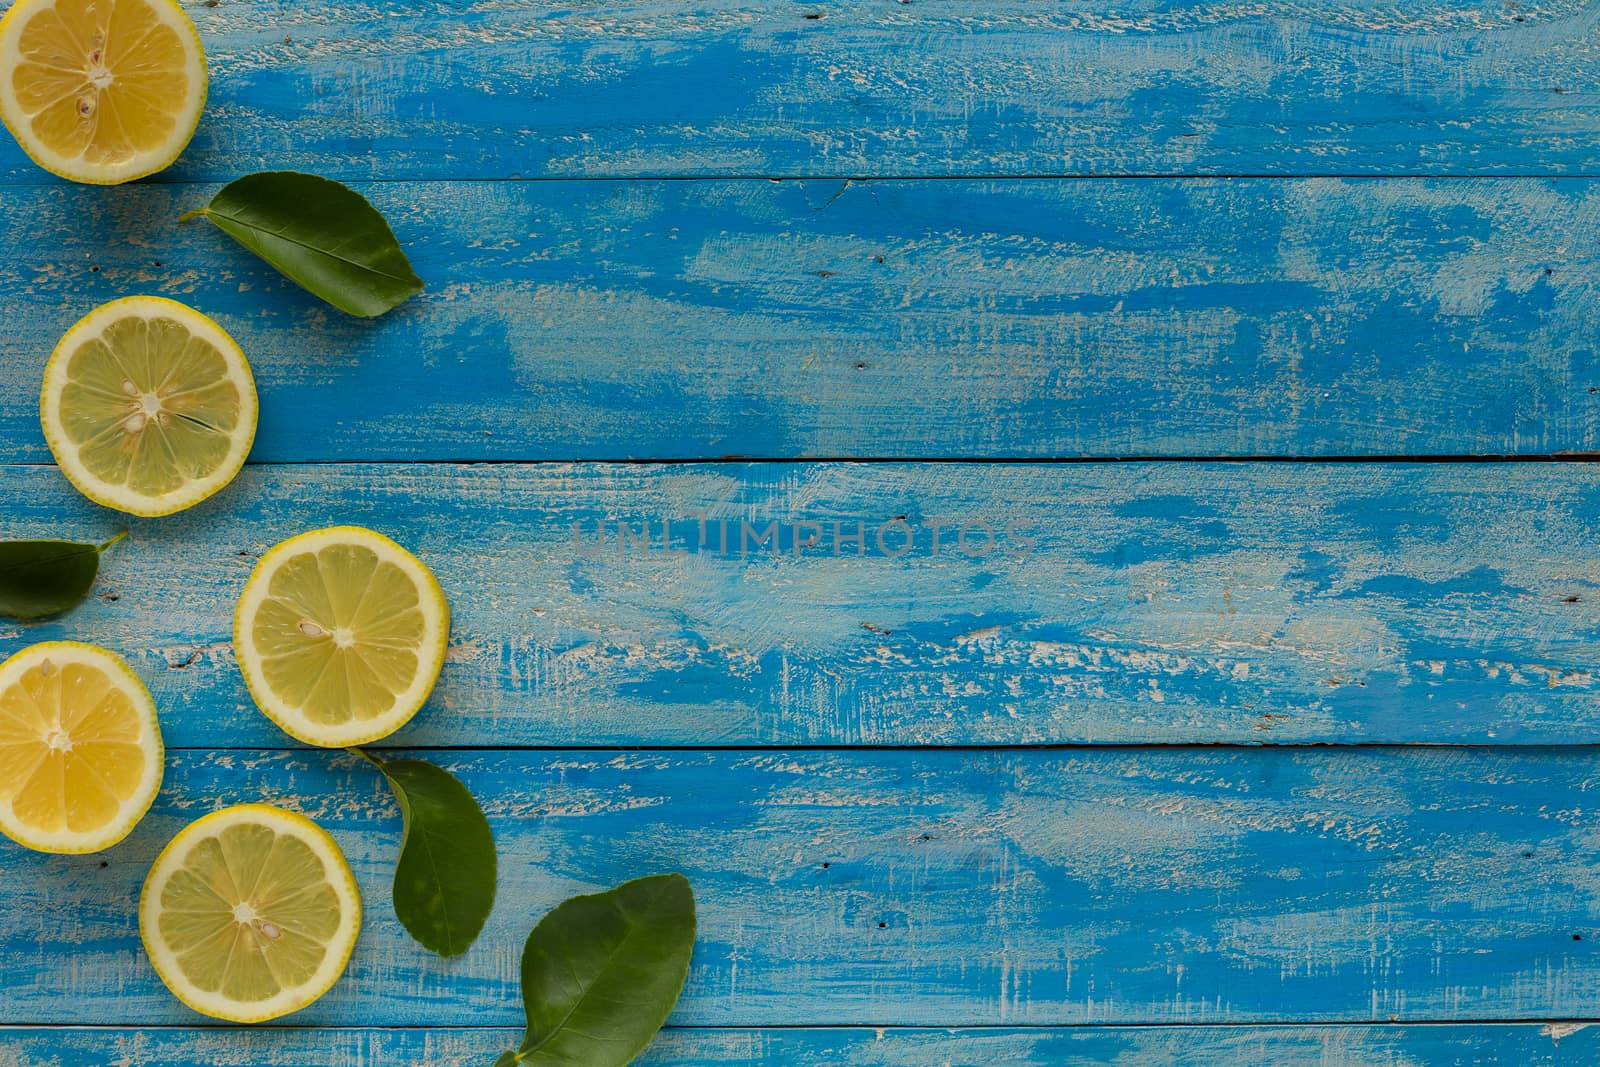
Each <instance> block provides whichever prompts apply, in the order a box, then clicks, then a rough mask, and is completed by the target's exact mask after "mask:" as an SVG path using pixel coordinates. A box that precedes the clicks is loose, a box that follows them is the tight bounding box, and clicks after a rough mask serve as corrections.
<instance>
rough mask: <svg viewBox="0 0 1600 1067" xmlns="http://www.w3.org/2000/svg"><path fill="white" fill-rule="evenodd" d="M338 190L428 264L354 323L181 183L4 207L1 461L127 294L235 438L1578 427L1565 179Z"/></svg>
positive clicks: (1361, 449) (1393, 445) (1585, 421)
mask: <svg viewBox="0 0 1600 1067" xmlns="http://www.w3.org/2000/svg"><path fill="white" fill-rule="evenodd" d="M224 6H228V5H224ZM363 191H364V192H366V193H367V194H368V195H369V196H371V197H372V198H373V199H374V200H375V201H376V202H377V204H378V205H379V206H380V207H381V208H382V209H383V210H384V211H385V212H386V213H388V214H389V215H390V216H391V217H392V218H393V219H394V222H395V226H396V228H397V230H398V232H399V235H400V237H401V239H402V240H403V241H404V243H405V244H406V246H407V248H408V250H409V251H410V253H411V255H412V257H413V258H414V260H415V262H416V265H417V269H418V270H419V272H420V273H421V274H422V276H423V277H424V278H425V279H426V280H427V283H428V286H429V288H428V291H427V292H425V293H424V294H423V295H422V296H421V297H419V298H418V299H416V300H413V301H412V302H410V303H408V304H406V305H405V306H404V307H402V308H401V309H399V310H398V311H397V312H395V313H393V314H391V315H388V316H386V317H384V318H383V319H381V320H378V321H367V320H360V319H353V318H350V317H348V316H345V315H342V314H340V313H338V312H336V311H334V310H332V309H331V308H329V307H327V306H326V305H324V304H322V303H320V302H318V301H317V300H315V299H314V298H312V297H310V296H308V295H306V294H305V293H303V292H301V291H299V290H298V289H295V288H294V287H293V286H292V285H291V284H289V283H288V282H285V281H284V280H283V279H282V278H281V277H280V276H279V275H277V274H276V273H275V272H274V271H273V270H272V269H271V268H270V267H267V266H266V265H265V264H263V263H261V262H260V261H259V260H256V259H255V258H254V257H252V256H251V255H250V254H249V253H247V252H245V251H244V250H243V249H240V248H239V247H237V246H236V245H235V244H233V242H231V241H230V240H228V238H226V237H224V236H223V235H221V234H220V233H218V232H216V231H215V230H213V229H212V228H210V227H208V226H206V225H205V224H204V223H190V224H187V225H180V224H179V223H178V222H177V217H178V215H179V214H180V213H182V212H183V211H184V210H186V209H188V208H192V207H194V206H196V205H198V204H201V203H203V202H204V200H205V198H206V197H207V196H208V195H209V193H210V188H209V187H189V186H181V187H135V188H124V189H117V190H113V191H111V192H107V191H105V190H101V189H90V188H38V189H18V190H12V191H10V192H8V193H7V194H6V195H5V197H3V198H0V288H3V289H4V291H5V292H6V293H7V294H8V296H7V301H8V303H7V308H6V315H5V327H6V328H5V329H4V330H3V331H0V461H8V462H15V461H41V460H48V459H49V453H48V451H47V450H46V449H45V446H44V441H43V437H42V435H41V433H40V431H39V426H38V412H37V407H38V399H37V393H38V387H39V381H40V378H41V376H42V373H43V366H44V361H45V359H46V357H47V356H48V355H49V352H50V350H51V349H52V348H53V347H54V345H55V343H56V341H57V340H58V339H59V338H60V336H61V334H62V333H63V332H64V331H65V330H66V329H67V327H68V326H70V325H71V324H72V322H73V321H75V320H76V319H77V318H78V317H79V316H80V315H82V314H84V313H85V312H87V311H88V310H89V309H90V308H91V307H94V306H95V305H96V304H99V303H101V302H103V301H105V300H110V299H113V298H115V297H120V296H126V295H128V294H130V293H158V294H162V295H167V296H172V297H175V298H177V299H179V300H183V301H186V302H189V303H191V304H193V305H195V306H197V307H199V308H200V309H201V310H203V311H205V312H207V313H209V314H212V315H214V316H215V317H217V318H218V320H219V321H220V322H222V324H223V325H224V326H225V327H227V328H228V329H229V330H230V331H232V332H233V334H234V335H235V336H236V337H237V338H238V340H239V342H240V343H241V344H242V345H243V347H244V350H245V352H246V353H247V354H248V356H249V357H250V359H251V360H252V362H253V364H254V367H255V371H256V375H257V378H258V382H259V385H260V390H261V401H262V411H261V429H260V434H259V436H258V438H257V441H256V448H255V452H254V458H255V459H256V460H258V461H271V462H281V461H316V462H326V461H329V460H424V461H429V460H469V459H509V460H547V459H710V458H718V457H723V456H728V455H742V456H757V457H772V458H779V459H788V458H796V457H822V458H832V457H903V458H912V459H921V458H932V457H957V458H972V457H1013V456H1015V457H1054V456H1086V455H1087V456H1110V457H1123V456H1137V455H1167V456H1172V455H1178V456H1212V455H1229V456H1239V455H1246V456H1248V455H1280V456H1281V455H1288V456H1308V455H1310V456H1328V455H1433V454H1442V453H1450V454H1480V453H1494V454H1510V453H1520V454H1526V453H1548V452H1560V451H1573V450H1579V451H1586V450H1587V451H1592V450H1597V449H1600V392H1597V391H1596V387H1597V386H1600V340H1597V338H1600V293H1597V289H1596V284H1595V280H1594V279H1595V278H1596V277H1597V276H1600V229H1597V227H1595V226H1593V225H1591V224H1589V222H1588V221H1587V220H1588V219H1590V218H1591V217H1593V216H1594V215H1595V213H1596V212H1597V211H1600V184H1596V183H1595V182H1591V181H1584V180H1574V181H1555V182H1552V181H1543V180H1507V181H1501V180H1494V181H1367V180H1361V181H1341V180H1316V181H1289V182H1285V181H1157V180H1149V181H1145V180H1137V181H1065V182H1063V181H1054V182H1012V181H1007V182H965V181H961V182H882V183H879V182H868V183H855V182H852V183H849V184H848V185H846V184H845V183H843V182H837V181H835V182H822V183H816V182H783V183H778V184H774V183H772V182H768V181H743V182H646V183H631V182H624V183H611V182H580V183H567V182H560V183H546V182H530V183H494V182H490V183H447V184H437V183H426V184H414V183H384V184H378V185H367V186H363ZM41 234H45V235H48V236H47V237H44V238H41V237H40V235H41Z"/></svg>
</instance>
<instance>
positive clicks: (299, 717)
mask: <svg viewBox="0 0 1600 1067" xmlns="http://www.w3.org/2000/svg"><path fill="white" fill-rule="evenodd" d="M449 636H450V607H449V605H448V604H446V603H445V599H444V592H443V590H441V589H440V588H439V583H438V581H436V580H435V579H434V577H433V572H432V571H430V570H428V568H427V567H425V566H423V564H422V562H421V561H420V560H418V559H417V558H416V557H415V556H413V555H412V554H411V553H409V552H407V551H406V550H405V549H403V548H401V547H400V546H399V545H397V544H395V543H394V542H393V541H391V540H389V539H388V538H387V537H384V536H383V535H382V534H377V533H373V532H372V531H371V530H364V529H362V528H361V527H359V526H335V527H332V528H330V529H327V530H313V531H312V532H311V533H306V534H301V535H300V536H299V537H294V538H290V539H289V540H287V541H285V542H283V543H282V544H281V545H278V546H277V547H276V548H273V549H272V550H271V551H269V552H268V553H267V554H266V555H264V556H262V557H261V561H260V562H259V563H257V564H256V569H255V571H254V572H253V573H252V574H251V575H250V580H249V581H248V582H246V583H245V587H244V593H243V594H242V595H241V596H240V597H239V607H238V610H237V611H236V612H235V613H234V617H233V651H234V656H235V658H236V659H237V660H238V661H239V669H240V670H241V671H242V672H243V673H244V680H245V683H246V684H247V685H248V686H249V687H250V694H251V696H253V697H255V701H256V704H257V705H258V706H259V707H260V708H261V710H262V711H263V712H265V713H266V715H267V717H268V718H270V719H271V720H272V721H273V722H275V723H277V724H278V725H279V726H281V727H282V728H283V729H284V731H285V732H286V733H288V734H289V735H290V736H292V737H294V738H297V739H298V740H301V741H304V742H306V743H307V744H310V745H323V746H326V747H329V748H333V747H338V746H343V745H361V744H365V743H367V742H368V741H376V740H377V739H378V738H380V737H387V736H388V735H389V734H392V733H394V732H395V731H396V730H398V729H400V727H402V726H404V725H405V724H406V722H407V721H408V720H410V718H411V717H412V716H413V715H415V714H416V713H417V710H418V709H419V708H421V707H422V705H423V703H424V702H425V701H426V700H427V699H428V694H429V693H430V692H431V691H432V690H433V683H434V682H435V681H436V680H437V679H438V677H439V668H440V667H441V666H443V665H444V652H445V644H446V642H447V641H448V639H449Z"/></svg>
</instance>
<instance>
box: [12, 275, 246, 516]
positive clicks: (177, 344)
mask: <svg viewBox="0 0 1600 1067" xmlns="http://www.w3.org/2000/svg"><path fill="white" fill-rule="evenodd" d="M39 418H40V422H42V423H43V425H44V436H45V440H46V441H48V442H49V444H50V451H51V452H53V453H54V454H55V457H56V462H57V463H58V464H59V465H60V467H61V472H62V473H63V474H65V475H66V476H67V480H68V481H70V482H72V484H73V485H74V486H76V487H77V489H78V491H79V492H81V493H82V494H83V495H84V496H86V497H88V498H89V499H90V500H93V501H94V502H95V503H97V504H104V505H105V506H106V507H108V508H116V509H117V510H118V511H125V512H128V513H129V514H131V515H144V516H153V515H168V514H171V513H172V512H174V511H181V510H182V509H184V508H187V507H191V506H193V505H195V504H198V503H199V502H200V501H202V500H204V499H205V498H206V497H208V496H210V495H211V494H212V493H215V492H216V491H217V490H219V489H221V488H222V487H223V486H225V485H227V484H228V483H229V482H230V481H232V480H233V477H234V475H236V474H238V473H239V468H240V467H242V466H244V461H245V457H246V456H248V455H249V454H250V445H251V443H252V442H254V440H255V436H256V386H255V379H254V378H253V377H252V376H251V374H250V364H249V363H248V362H247V361H246V360H245V358H244V353H243V352H241V351H240V350H239V346H238V345H236V344H234V341H233V338H231V337H229V336H228V334H227V332H226V331H225V330H223V328H222V327H221V326H218V325H217V324H216V323H214V322H212V321H211V320H210V319H209V318H207V317H206V316H204V315H202V314H200V312H198V311H196V310H194V309H193V308H191V307H188V306H186V305H184V304H180V303H178V302H177V301H176V300H167V299H165V298H164V297H158V296H130V297H125V298H123V299H121V300H113V301H111V303H109V304H102V305H100V306H99V307H97V308H95V309H94V310H93V311H91V312H89V314H87V315H85V316H84V317H83V318H82V319H80V320H78V322H77V324H76V325H74V326H73V327H72V329H70V330H68V331H67V333H66V335H65V336H64V337H62V338H61V342H60V343H59V344H57V345H56V349H55V352H54V353H52V354H51V356H50V362H49V363H48V364H47V365H46V366H45V370H44V387H43V389H42V390H41V392H40V397H39Z"/></svg>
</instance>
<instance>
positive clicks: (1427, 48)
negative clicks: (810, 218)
mask: <svg viewBox="0 0 1600 1067" xmlns="http://www.w3.org/2000/svg"><path fill="white" fill-rule="evenodd" d="M185 8H186V10H188V11H189V12H190V14H191V15H192V16H193V17H194V18H195V20H196V22H197V23H198V25H199V28H200V31H201V34H202V36H203V38H204V39H205V42H206V46H207V50H208V53H209V56H210V60H211V69H212V83H211V101H210V107H209V109H208V112H207V114H206V117H205V121H204V122H203V123H202V124H201V126H200V129H199V131H198V133H197V135H196V137H195V140H194V143H193V145H192V146H191V147H190V149H189V151H188V153H187V154H186V155H185V157H184V159H183V160H182V161H181V162H180V164H179V165H178V167H177V168H176V169H175V170H174V172H173V176H174V177H178V178H197V177H198V178H204V179H206V180H226V179H230V178H233V177H236V176H238V175H239V174H242V173H245V172H247V171H250V170H258V169H264V168H272V169H277V168H283V167H291V168H297V169H309V170H313V171H318V172H321V173H325V174H327V175H329V176H330V177H339V178H347V179H348V178H390V177H401V178H465V177H471V178H478V177H486V178H508V177H513V176H522V177H548V176H565V177H599V176H641V175H650V176H663V175H664V176H675V175H734V174H737V175H762V176H766V175H830V176H841V177H842V176H849V175H858V176H865V175H956V174H961V175H988V174H1011V175H1018V174H1020V175H1031V174H1096V175H1104V174H1128V173H1141V174H1143V173H1222V174H1239V173H1290V174H1295V173H1319V174H1328V173H1383V172H1409V173H1419V172H1427V173H1436V174H1439V173H1442V174H1450V173H1475V174H1492V173H1508V172H1509V173H1528V172H1530V171H1531V172H1535V173H1556V172H1560V173H1576V172H1584V171H1588V172H1593V169H1594V159H1595V152H1596V149H1597V146H1600V136H1597V135H1600V108H1597V107H1596V99H1597V98H1596V95H1595V92H1594V89H1593V86H1594V85H1595V84H1596V83H1597V82H1600V57H1597V56H1596V55H1595V53H1594V50H1593V49H1592V48H1591V47H1589V44H1590V42H1591V41H1592V40H1593V38H1594V36H1595V34H1596V32H1597V20H1596V11H1595V8H1594V7H1593V5H1591V4H1586V3H1583V2H1582V0H1530V2H1526V3H1519V4H1517V5H1516V6H1514V7H1513V6H1508V5H1504V4H1502V3H1500V2H1499V0H1494V2H1487V0H1447V2H1443V3H1437V4H1432V3H1416V2H1406V3H1399V4H1396V3H1385V2H1379V0H1360V2H1355V3H1350V2H1346V0H1299V2H1296V3H1294V4H1275V5H1262V4H1259V3H1254V2H1251V0H1222V2H1219V3H1212V4H1203V5H1202V4H1194V3H1190V2H1187V0H1143V2H1140V3H1137V4H1131V5H1129V4H1123V5H1116V4H1110V3H1106V2H1105V0H1075V2H1072V3H1068V4H1061V5H1050V6H1049V7H1048V8H1046V9H1043V10H1041V8H1040V7H1039V5H1037V4H1030V3H1027V2H1026V0H991V2H988V3H985V4H984V5H983V7H982V9H974V8H973V7H972V5H970V4H964V3H959V2H954V0H934V2H927V0H918V2H917V3H915V4H909V5H908V4H895V5H890V4H870V5H862V4H847V3H841V2H837V0H821V2H818V3H812V4H794V3H789V2H787V0H698V2H696V3H693V4H680V3H670V2H665V0H632V2H627V3H615V4H606V5H598V4H594V3H577V4H573V3H566V4H557V3H552V2H550V0H507V2H500V3H495V4H492V5H491V4H482V3H478V4H460V3H455V2H452V0H385V2H382V3H379V2H377V0H347V2H340V3H336V4H334V3H322V4H306V3H303V2H301V0H252V2H250V3H236V2H234V0H225V2H222V3H219V4H216V5H214V6H213V5H210V4H201V3H192V4H186V5H185ZM0 180H3V181H7V182H12V183H15V182H38V181H41V180H43V175H42V172H40V171H39V170H38V169H36V168H34V167H32V166H31V165H30V164H28V163H27V161H26V160H25V158H24V157H23V155H22V153H21V152H20V151H19V150H18V149H17V147H16V146H15V144H14V143H13V142H12V141H11V140H10V139H9V138H6V139H3V144H0Z"/></svg>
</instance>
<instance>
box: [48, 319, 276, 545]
mask: <svg viewBox="0 0 1600 1067" xmlns="http://www.w3.org/2000/svg"><path fill="white" fill-rule="evenodd" d="M141 313H143V314H146V317H151V316H154V315H156V314H162V315H166V316H169V317H172V318H176V319H178V320H179V321H180V322H182V323H183V324H184V325H185V327H187V328H189V330H190V332H192V333H200V334H201V335H203V336H204V337H205V339H206V340H207V341H210V342H211V343H212V344H213V345H215V346H216V348H217V350H218V351H219V352H221V353H222V355H223V358H224V359H226V360H228V361H229V362H230V363H233V364H234V368H233V369H234V370H235V372H236V373H235V375H234V380H235V384H237V385H238V386H239V387H240V390H241V391H242V392H243V394H244V399H243V402H242V403H241V405H240V421H241V424H242V425H243V427H244V428H243V429H242V430H241V431H240V432H238V433H235V434H234V435H233V441H232V445H231V451H230V453H229V457H228V460H227V462H225V463H223V464H222V465H221V466H219V467H218V468H217V470H216V471H215V472H214V473H213V474H212V475H211V476H210V477H209V478H205V479H202V480H200V481H196V482H191V483H189V484H188V485H187V486H185V487H184V489H183V490H182V491H180V492H176V493H170V494H167V495H166V496H162V497H147V496H142V495H140V494H136V493H121V494H119V493H117V492H115V489H116V487H115V486H107V485H106V484H105V483H104V482H102V481H100V480H99V479H98V478H95V477H94V476H93V475H92V474H90V473H89V472H88V471H86V470H82V469H80V467H79V465H78V463H77V462H76V460H75V459H74V458H73V453H74V452H75V450H76V449H75V446H74V445H73V444H72V442H71V441H69V440H68V439H67V437H66V435H65V434H64V433H63V432H62V431H61V429H60V428H59V427H58V426H57V425H56V423H58V422H59V421H60V394H61V391H62V390H63V389H65V388H66V384H67V383H66V378H65V375H66V367H67V361H68V360H69V358H70V357H71V354H72V353H73V352H75V351H77V349H78V346H79V345H80V344H82V343H83V341H84V340H85V339H87V338H89V337H96V336H99V335H100V334H101V333H104V332H105V329H106V327H107V326H108V325H109V324H110V323H111V322H112V321H115V320H116V319H118V318H123V317H126V316H127V315H129V314H141ZM259 408H260V405H259V402H258V399H257V396H256V383H255V376H254V374H253V373H252V372H251V370H250V361H249V360H248V359H247V358H246V357H245V354H244V350H243V349H241V348H240V347H239V344H238V342H237V341H235V340H234V339H233V337H232V336H231V335H230V334H229V333H228V331H227V330H224V329H223V328H222V326H221V325H219V324H218V323H217V322H216V321H215V320H213V319H212V318H211V317H210V316H209V315H206V314H205V313H204V312H201V311H196V310H195V309H194V308H192V307H190V306H189V305H187V304H184V303H180V302H179V301H177V300H169V299H168V298H166V297H164V296H125V297H122V298H120V299H118V300H112V301H110V302H109V303H105V304H101V305H100V306H99V307H97V308H95V309H94V310H93V311H91V312H89V313H88V314H87V315H85V316H84V317H83V318H81V319H79V320H78V321H77V322H75V323H73V324H72V327H71V328H70V329H68V330H67V332H66V333H65V334H63V335H62V336H61V340H60V341H58V342H56V347H55V350H54V351H52V352H51V353H50V359H49V361H48V362H47V363H46V364H45V368H44V381H43V383H42V384H41V385H40V387H39V423H40V425H41V427H42V428H43V429H44V437H45V443H46V444H48V445H49V446H50V452H51V454H52V455H53V456H55V460H56V466H57V467H58V468H60V470H61V473H62V475H63V476H64V477H65V478H66V479H67V481H69V482H71V483H72V487H73V488H74V489H76V490H77V491H78V492H80V493H82V494H83V495H84V496H85V497H88V498H89V499H90V500H92V501H94V502H95V503H96V504H99V505H100V506H101V507H106V508H111V509H112V510H113V511H120V512H123V513H124V514H127V515H136V516H138V517H140V518H145V519H157V518H161V517H162V516H165V515H172V514H175V513H177V512H179V511H184V510H187V509H188V508H192V507H194V506H195V505H196V504H199V503H201V502H203V501H205V500H208V499H210V498H211V497H212V496H215V495H216V494H217V493H220V492H221V491H222V490H224V489H226V488H227V487H228V485H229V484H231V483H232V482H233V480H234V478H236V477H238V475H239V471H240V470H241V469H243V467H244V463H245V460H246V459H248V458H249V456H250V449H251V448H252V447H253V446H254V445H255V439H256V428H257V426H258V425H259V420H260V410H259Z"/></svg>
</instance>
